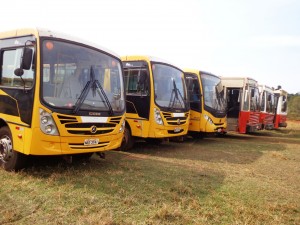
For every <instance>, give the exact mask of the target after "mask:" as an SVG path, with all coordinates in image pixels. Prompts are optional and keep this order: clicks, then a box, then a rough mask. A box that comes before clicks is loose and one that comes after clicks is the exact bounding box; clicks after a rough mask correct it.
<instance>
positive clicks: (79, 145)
mask: <svg viewBox="0 0 300 225" xmlns="http://www.w3.org/2000/svg"><path fill="white" fill-rule="evenodd" d="M108 144H109V142H99V143H98V144H97V145H84V144H82V143H69V147H70V148H72V149H93V148H105V147H106V146H107V145H108Z"/></svg>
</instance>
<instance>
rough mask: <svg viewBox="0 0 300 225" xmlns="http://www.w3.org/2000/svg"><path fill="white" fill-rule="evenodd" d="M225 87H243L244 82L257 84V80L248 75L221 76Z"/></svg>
mask: <svg viewBox="0 0 300 225" xmlns="http://www.w3.org/2000/svg"><path fill="white" fill-rule="evenodd" d="M221 80H222V85H223V86H225V87H243V86H244V85H245V84H252V85H255V86H257V81H256V80H254V79H253V78H250V77H221Z"/></svg>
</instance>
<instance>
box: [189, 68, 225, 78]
mask: <svg viewBox="0 0 300 225" xmlns="http://www.w3.org/2000/svg"><path fill="white" fill-rule="evenodd" d="M183 71H184V72H185V73H194V74H197V75H200V74H207V75H210V76H213V77H217V78H220V77H219V76H217V75H215V74H212V73H209V72H205V71H203V70H197V69H190V68H186V69H184V70H183Z"/></svg>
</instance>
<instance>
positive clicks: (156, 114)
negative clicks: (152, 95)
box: [154, 108, 164, 125]
mask: <svg viewBox="0 0 300 225" xmlns="http://www.w3.org/2000/svg"><path fill="white" fill-rule="evenodd" d="M154 118H155V122H156V123H157V124H159V125H163V124H164V122H163V120H162V118H161V115H160V111H159V110H158V109H157V108H154Z"/></svg>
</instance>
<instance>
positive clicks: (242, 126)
mask: <svg viewBox="0 0 300 225" xmlns="http://www.w3.org/2000/svg"><path fill="white" fill-rule="evenodd" d="M221 80H222V85H223V86H224V89H225V93H226V94H225V99H226V101H227V130H228V131H237V132H239V133H251V132H254V131H257V130H260V129H261V123H260V122H259V117H260V111H259V91H258V84H257V81H256V80H254V79H252V78H248V77H222V78H221Z"/></svg>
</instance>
